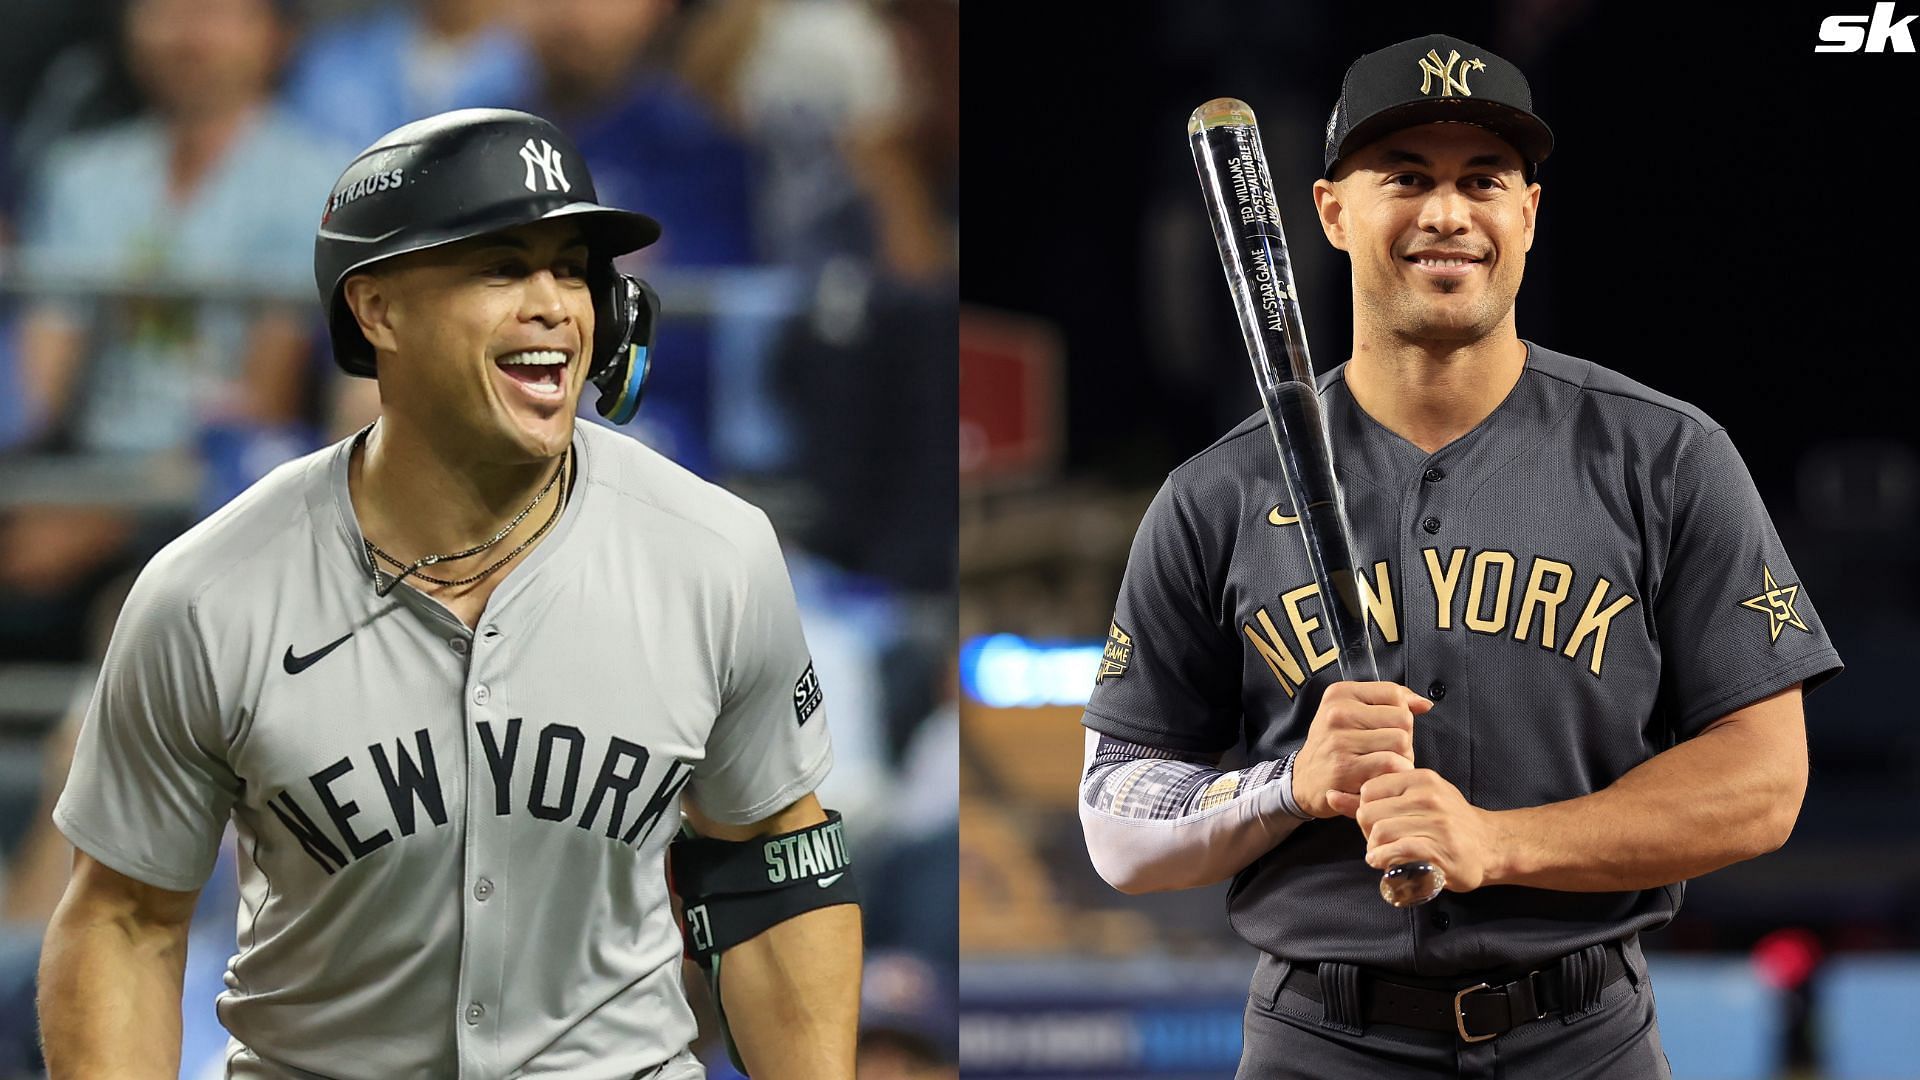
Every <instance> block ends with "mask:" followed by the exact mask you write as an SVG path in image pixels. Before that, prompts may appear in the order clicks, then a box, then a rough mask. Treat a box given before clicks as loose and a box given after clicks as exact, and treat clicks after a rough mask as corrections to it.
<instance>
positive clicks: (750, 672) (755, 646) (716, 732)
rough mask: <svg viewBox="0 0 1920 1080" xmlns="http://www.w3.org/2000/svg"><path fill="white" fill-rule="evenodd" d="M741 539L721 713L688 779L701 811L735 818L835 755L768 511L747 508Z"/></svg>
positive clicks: (795, 790) (768, 804)
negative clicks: (739, 573)
mask: <svg viewBox="0 0 1920 1080" xmlns="http://www.w3.org/2000/svg"><path fill="white" fill-rule="evenodd" d="M742 548H743V559H744V567H743V571H742V572H743V575H744V576H743V584H742V586H741V590H740V594H739V598H738V602H737V606H736V608H735V610H734V612H733V618H734V620H735V624H734V632H733V635H732V642H733V643H732V646H731V648H730V650H729V654H728V656H727V657H725V659H724V664H725V668H724V682H723V686H722V696H721V706H720V715H719V716H718V717H717V718H716V719H715V720H714V724H713V732H712V734H710V735H709V736H708V738H707V756H706V760H705V761H703V762H701V763H700V765H699V766H698V767H697V768H695V770H694V774H693V780H692V781H691V783H690V788H691V791H692V794H693V798H694V801H695V802H697V803H698V804H699V806H700V809H701V811H702V812H703V813H705V814H706V815H707V816H708V817H711V818H713V819H715V820H717V821H722V822H725V823H727V824H732V825H740V824H748V823H751V822H756V821H759V820H761V819H763V818H765V817H767V816H768V815H770V814H773V813H775V812H777V811H779V810H782V809H785V808H786V807H787V806H788V805H789V804H791V803H792V802H793V801H794V800H795V799H798V798H800V797H801V796H802V795H805V794H807V793H808V792H810V791H812V790H813V789H814V788H815V787H816V786H818V785H819V783H820V781H821V780H822V779H823V778H825V776H826V775H827V770H828V769H829V768H830V767H831V765H832V758H833V754H832V745H831V742H830V741H829V739H828V737H827V708H826V698H827V693H826V689H825V688H823V687H822V686H821V683H820V680H819V677H818V676H817V675H815V674H814V670H813V659H812V657H811V656H810V655H809V654H808V652H807V641H806V637H805V635H804V634H803V633H802V632H801V629H800V608H799V604H798V603H797V602H796V601H795V599H794V593H793V581H792V579H790V578H789V577H788V576H787V565H786V562H785V561H784V560H783V559H782V558H781V556H780V544H779V541H778V540H777V539H776V538H775V536H774V532H773V525H772V523H770V522H769V521H768V520H767V517H766V515H765V514H763V513H760V512H759V511H757V510H756V511H754V514H753V522H752V527H751V528H750V529H749V530H748V531H747V535H746V536H745V537H744V539H743V540H742Z"/></svg>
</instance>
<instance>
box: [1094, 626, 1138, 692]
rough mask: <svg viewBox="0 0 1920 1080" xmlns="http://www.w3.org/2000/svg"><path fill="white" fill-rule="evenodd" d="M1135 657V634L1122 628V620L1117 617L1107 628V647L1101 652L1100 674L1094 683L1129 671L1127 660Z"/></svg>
mask: <svg viewBox="0 0 1920 1080" xmlns="http://www.w3.org/2000/svg"><path fill="white" fill-rule="evenodd" d="M1132 659H1133V635H1132V634H1129V633H1127V632H1126V631H1125V630H1122V629H1120V620H1118V619H1115V620H1114V621H1113V624H1112V626H1110V627H1109V628H1108V629H1107V647H1106V648H1105V649H1103V650H1101V653H1100V674H1098V675H1096V676H1094V680H1093V682H1094V685H1095V686H1098V685H1100V684H1101V683H1103V682H1106V681H1107V680H1108V679H1117V678H1119V677H1120V676H1122V675H1125V674H1126V673H1127V661H1129V660H1132Z"/></svg>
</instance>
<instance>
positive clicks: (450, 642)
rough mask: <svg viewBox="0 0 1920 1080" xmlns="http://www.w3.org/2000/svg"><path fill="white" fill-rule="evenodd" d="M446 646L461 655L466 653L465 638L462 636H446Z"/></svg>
mask: <svg viewBox="0 0 1920 1080" xmlns="http://www.w3.org/2000/svg"><path fill="white" fill-rule="evenodd" d="M447 648H449V649H452V650H453V651H454V652H457V653H459V654H460V655H461V656H465V655H467V639H466V638H463V637H456V638H448V639H447Z"/></svg>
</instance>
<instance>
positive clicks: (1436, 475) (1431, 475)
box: [1420, 469, 1447, 484]
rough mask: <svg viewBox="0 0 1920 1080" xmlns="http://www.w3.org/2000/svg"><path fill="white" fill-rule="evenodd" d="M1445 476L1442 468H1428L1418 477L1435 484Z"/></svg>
mask: <svg viewBox="0 0 1920 1080" xmlns="http://www.w3.org/2000/svg"><path fill="white" fill-rule="evenodd" d="M1446 478H1447V474H1446V470H1444V469H1428V470H1427V471H1426V472H1423V473H1421V474H1420V479H1422V480H1425V481H1426V482H1427V483H1429V484H1437V483H1439V482H1440V481H1442V480H1445V479H1446Z"/></svg>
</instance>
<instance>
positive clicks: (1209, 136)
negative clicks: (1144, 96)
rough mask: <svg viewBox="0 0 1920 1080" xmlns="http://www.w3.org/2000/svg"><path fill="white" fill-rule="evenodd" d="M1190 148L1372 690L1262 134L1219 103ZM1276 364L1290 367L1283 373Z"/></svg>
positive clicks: (1391, 876)
mask: <svg viewBox="0 0 1920 1080" xmlns="http://www.w3.org/2000/svg"><path fill="white" fill-rule="evenodd" d="M1187 142H1188V144H1189V145H1190V146H1191V147H1192V149H1193V164H1194V168H1195V169H1196V170H1198V172H1199V174H1200V190H1201V192H1202V193H1203V194H1204V195H1205V196H1206V200H1207V216H1208V217H1209V218H1210V219H1212V221H1213V238H1214V240H1215V241H1216V242H1217V243H1218V244H1219V246H1220V266H1221V268H1222V269H1223V270H1225V271H1226V274H1227V289H1228V291H1229V292H1231V293H1232V294H1233V307H1234V311H1235V312H1236V313H1238V315H1239V317H1240V332H1241V334H1242V335H1243V336H1244V337H1245V338H1246V341H1247V358H1248V359H1249V360H1251V361H1252V362H1253V381H1254V384H1255V385H1256V386H1257V387H1258V388H1259V391H1260V404H1261V406H1262V407H1263V408H1264V409H1265V410H1266V413H1267V428H1268V430H1269V431H1270V432H1271V433H1272V435H1273V448H1274V450H1275V451H1277V452H1278V453H1279V455H1280V475H1281V478H1282V480H1283V481H1284V482H1285V484H1286V488H1287V494H1288V496H1289V497H1290V498H1291V499H1292V500H1293V508H1294V509H1293V512H1294V513H1295V514H1298V515H1299V517H1300V525H1299V528H1300V537H1301V539H1302V541H1304V542H1305V544H1306V549H1307V562H1308V564H1309V565H1310V566H1311V567H1312V568H1313V578H1314V581H1315V582H1317V583H1318V584H1319V586H1320V597H1321V605H1320V606H1321V608H1322V609H1323V611H1324V617H1325V619H1326V623H1327V628H1328V630H1329V631H1330V632H1331V633H1332V635H1333V641H1334V646H1335V649H1336V651H1337V654H1338V661H1339V664H1340V677H1341V678H1342V679H1345V680H1349V681H1357V682H1372V681H1375V680H1377V679H1379V677H1380V671H1379V667H1378V665H1377V664H1376V663H1375V662H1374V657H1373V639H1372V638H1371V636H1370V635H1369V634H1368V630H1367V611H1366V605H1365V604H1364V603H1363V602H1362V600H1361V597H1360V587H1359V572H1360V568H1359V562H1358V560H1357V559H1355V557H1354V554H1353V542H1352V539H1351V537H1352V536H1353V533H1352V531H1351V530H1350V529H1348V527H1347V517H1346V509H1345V507H1344V505H1343V502H1342V499H1341V495H1340V484H1339V481H1338V479H1337V478H1336V477H1335V476H1334V471H1333V446H1332V444H1331V442H1330V441H1329V440H1328V438H1327V431H1326V424H1325V423H1324V422H1323V420H1322V418H1321V415H1320V399H1319V395H1318V394H1317V393H1316V391H1315V383H1314V373H1313V360H1312V357H1311V355H1310V354H1309V353H1308V352H1307V328H1306V323H1305V322H1304V321H1303V320H1302V319H1301V317H1300V300H1299V294H1298V293H1297V292H1296V291H1295V289H1294V283H1293V264H1292V261H1291V260H1290V259H1289V258H1288V256H1287V237H1286V233H1285V232H1283V231H1282V230H1281V227H1280V208H1279V204H1278V203H1277V202H1276V201H1275V200H1274V197H1273V179H1272V177H1271V176H1270V175H1269V174H1268V172H1267V155H1266V151H1265V150H1263V149H1262V148H1261V146H1260V125H1259V124H1258V122H1256V121H1255V120H1254V117H1253V109H1252V108H1250V107H1249V106H1248V105H1247V103H1246V102H1244V101H1240V100H1238V99H1235V98H1215V99H1214V100H1212V101H1209V102H1207V103H1206V104H1205V105H1202V106H1200V107H1199V108H1197V109H1195V110H1194V111H1193V115H1192V116H1191V117H1190V118H1189V119H1188V120H1187ZM1280 356H1284V357H1285V358H1286V359H1285V367H1282V366H1281V364H1280V362H1279V361H1278V359H1277V358H1278V357H1280ZM1445 885H1446V878H1445V876H1444V875H1443V874H1442V873H1441V872H1440V870H1439V868H1438V867H1435V866H1434V865H1433V864H1431V863H1427V862H1412V863H1404V864H1402V865H1400V866H1396V867H1393V868H1392V869H1390V870H1388V871H1387V872H1386V874H1385V875H1384V876H1382V877H1381V879H1380V895H1381V896H1382V897H1384V898H1385V899H1386V901H1387V902H1388V903H1389V904H1392V905H1393V906H1394V907H1411V906H1413V905H1415V904H1424V903H1426V902H1427V901H1429V900H1432V899H1433V898H1434V897H1435V896H1438V895H1439V894H1440V890H1441V889H1442V888H1444V887H1445Z"/></svg>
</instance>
